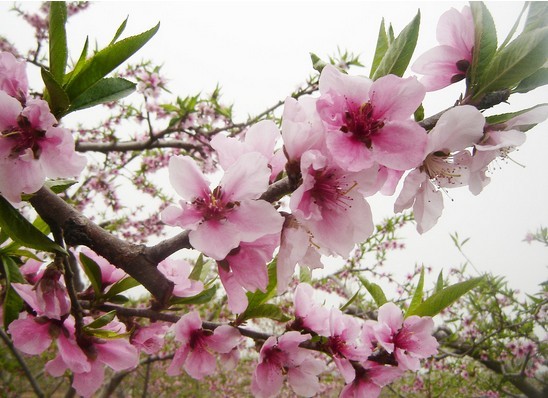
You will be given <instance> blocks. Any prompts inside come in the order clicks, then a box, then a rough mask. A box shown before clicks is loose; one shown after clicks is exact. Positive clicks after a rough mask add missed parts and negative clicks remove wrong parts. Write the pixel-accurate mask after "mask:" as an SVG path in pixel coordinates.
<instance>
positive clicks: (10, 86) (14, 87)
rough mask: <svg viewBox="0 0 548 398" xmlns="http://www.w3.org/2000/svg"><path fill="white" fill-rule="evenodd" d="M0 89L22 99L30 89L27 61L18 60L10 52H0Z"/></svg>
mask: <svg viewBox="0 0 548 398" xmlns="http://www.w3.org/2000/svg"><path fill="white" fill-rule="evenodd" d="M0 90H1V91H4V92H6V93H7V94H8V95H9V96H11V97H14V98H16V99H18V100H20V101H21V100H24V99H25V98H26V96H27V92H28V90H29V83H28V80H27V64H26V62H22V61H17V59H16V58H15V57H14V56H13V54H11V53H9V52H2V53H0Z"/></svg>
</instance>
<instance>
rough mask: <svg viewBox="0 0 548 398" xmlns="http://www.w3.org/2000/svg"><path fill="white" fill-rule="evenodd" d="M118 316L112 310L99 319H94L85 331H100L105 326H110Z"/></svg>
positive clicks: (85, 327)
mask: <svg viewBox="0 0 548 398" xmlns="http://www.w3.org/2000/svg"><path fill="white" fill-rule="evenodd" d="M115 316H116V310H112V311H109V312H107V313H106V314H103V315H101V316H100V317H99V318H97V319H94V320H93V322H91V323H88V324H87V325H86V326H84V329H85V330H86V331H87V330H90V329H99V328H102V327H103V326H105V325H108V324H109V323H110V322H112V320H113V319H114V317H115Z"/></svg>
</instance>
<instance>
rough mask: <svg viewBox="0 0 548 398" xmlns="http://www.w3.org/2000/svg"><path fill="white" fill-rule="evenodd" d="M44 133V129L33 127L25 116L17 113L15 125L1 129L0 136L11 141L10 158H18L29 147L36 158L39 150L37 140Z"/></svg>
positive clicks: (40, 138) (38, 140)
mask: <svg viewBox="0 0 548 398" xmlns="http://www.w3.org/2000/svg"><path fill="white" fill-rule="evenodd" d="M45 135H46V132H45V131H44V130H37V129H35V128H34V127H32V125H31V124H30V122H29V120H28V119H27V118H26V117H25V116H23V115H19V116H18V117H17V127H13V128H11V129H10V130H5V131H2V132H1V134H0V138H6V139H9V140H11V141H12V143H13V145H12V147H11V153H10V157H11V158H18V157H19V156H21V155H22V154H24V153H25V152H28V150H29V149H30V150H31V152H32V156H33V158H34V159H38V158H39V157H40V152H41V148H40V145H39V142H40V141H41V140H42V139H43V138H44V137H45Z"/></svg>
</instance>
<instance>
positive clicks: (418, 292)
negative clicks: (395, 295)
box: [405, 267, 424, 318]
mask: <svg viewBox="0 0 548 398" xmlns="http://www.w3.org/2000/svg"><path fill="white" fill-rule="evenodd" d="M423 290H424V267H422V268H421V276H420V278H419V283H418V284H417V287H416V288H415V293H414V294H413V298H412V299H411V303H410V304H409V308H407V312H406V313H405V317H406V318H407V317H408V316H409V315H410V314H412V313H413V311H415V309H416V308H417V307H418V306H419V305H421V303H422V294H423Z"/></svg>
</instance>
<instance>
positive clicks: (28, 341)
mask: <svg viewBox="0 0 548 398" xmlns="http://www.w3.org/2000/svg"><path fill="white" fill-rule="evenodd" d="M8 331H9V333H10V335H11V339H12V341H13V345H14V346H15V347H17V349H18V350H20V351H22V352H24V353H25V354H29V355H40V354H41V353H43V352H44V351H45V350H46V349H47V348H48V347H49V346H50V345H51V342H52V337H51V335H50V322H49V321H48V320H47V319H43V318H36V317H34V316H32V315H28V314H27V313H25V312H23V313H21V314H19V319H16V320H14V321H13V322H11V323H10V325H9V327H8Z"/></svg>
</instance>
